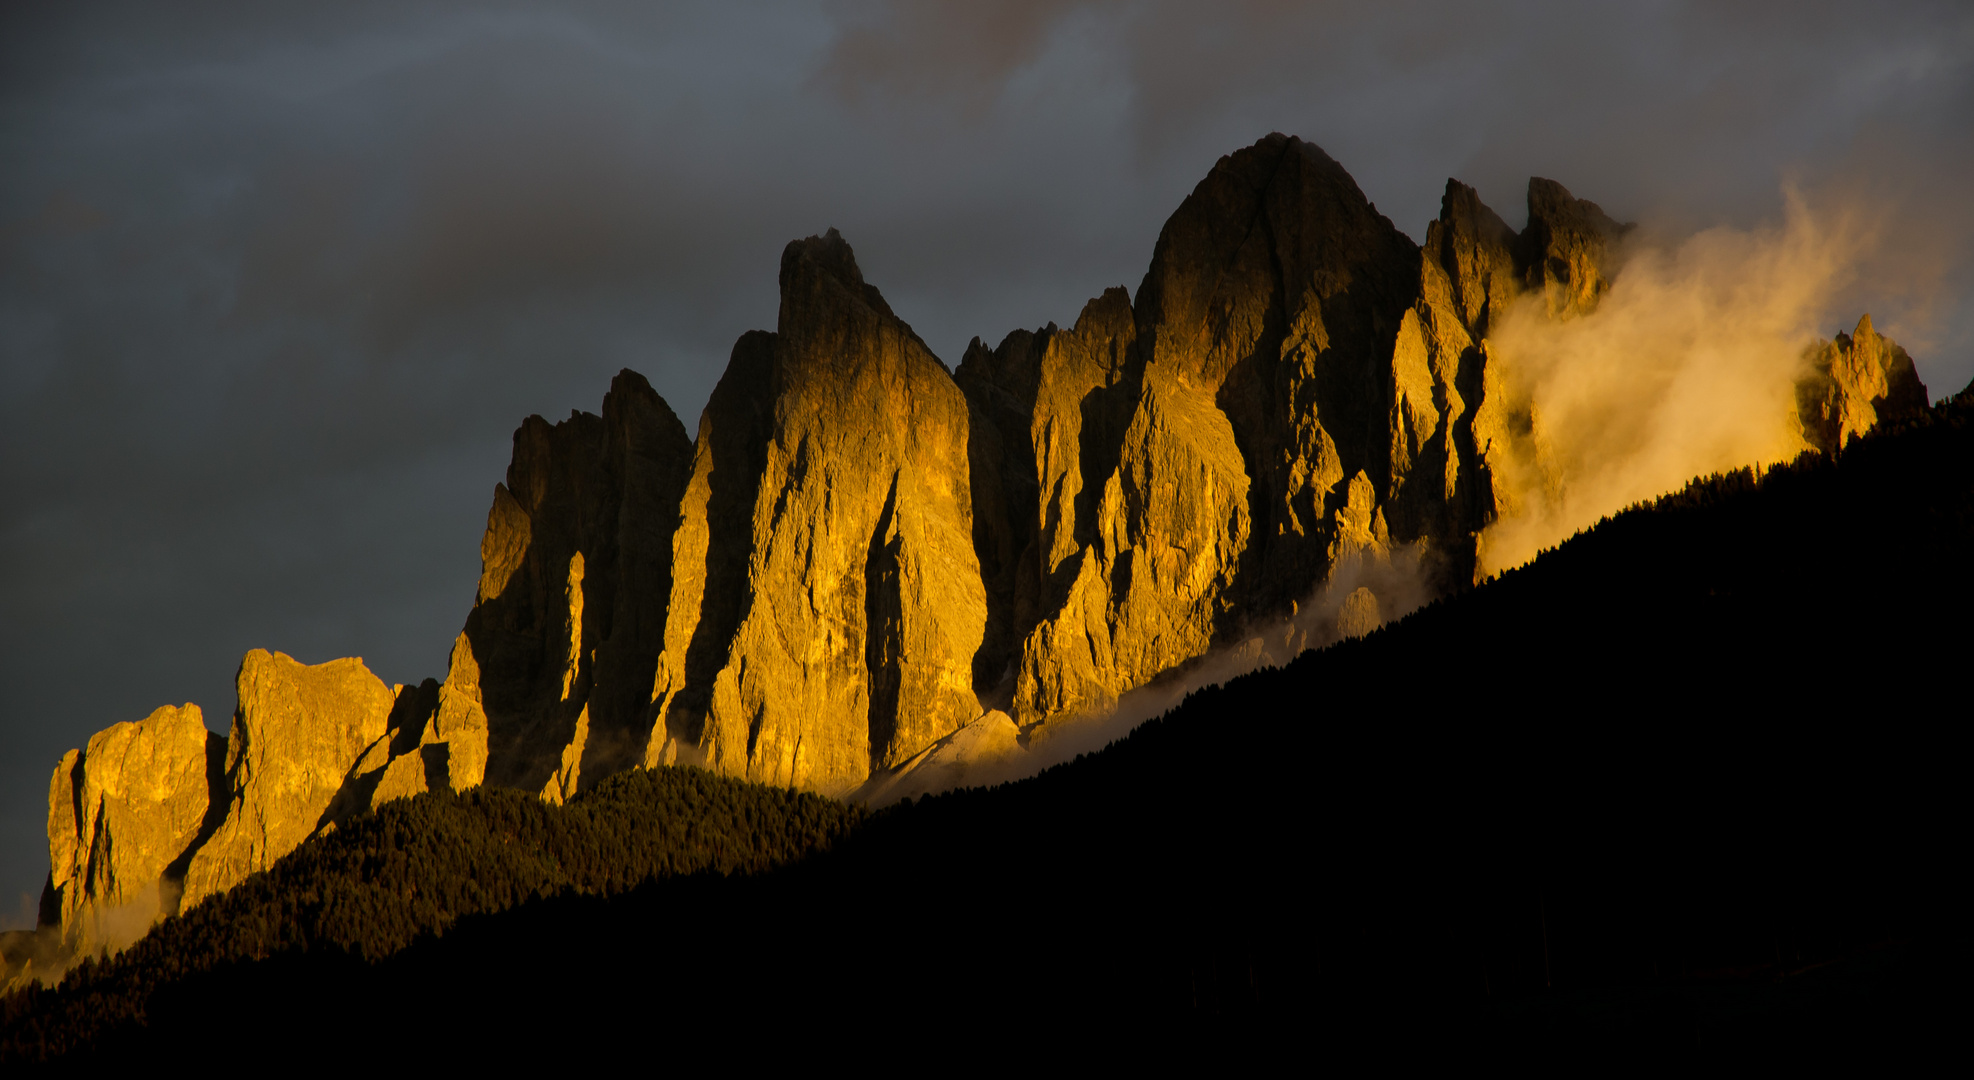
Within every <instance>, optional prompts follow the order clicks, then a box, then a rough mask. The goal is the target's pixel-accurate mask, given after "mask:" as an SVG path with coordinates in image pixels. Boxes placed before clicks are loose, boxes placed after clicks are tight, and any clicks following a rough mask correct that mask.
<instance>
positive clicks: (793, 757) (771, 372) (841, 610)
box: [647, 230, 987, 792]
mask: <svg viewBox="0 0 1974 1080" xmlns="http://www.w3.org/2000/svg"><path fill="white" fill-rule="evenodd" d="M781 297H782V299H781V316H780V320H779V325H778V330H777V332H776V333H775V334H773V335H766V334H750V335H748V336H746V337H744V338H742V339H741V341H740V343H739V344H738V345H736V346H735V349H734V357H733V363H732V365H731V366H730V367H729V368H728V370H727V374H726V375H725V377H724V378H723V379H722V380H721V383H720V385H719V387H718V388H717V389H716V390H715V391H714V393H713V397H712V400H711V401H710V402H709V403H708V405H707V409H706V415H705V417H704V419H703V420H702V421H701V423H700V431H699V442H698V445H697V447H696V449H695V456H694V461H693V472H692V476H691V480H690V482H689V483H688V485H687V488H686V492H685V498H684V501H683V505H682V508H681V511H682V521H681V524H680V526H679V531H678V535H677V542H676V544H675V548H674V552H675V556H674V557H675V565H676V568H677V571H676V575H675V579H674V586H673V590H672V596H671V602H670V609H669V613H668V619H667V623H666V631H665V651H664V654H663V656H662V657H661V658H660V661H659V664H658V670H657V673H656V678H655V679H654V680H653V681H652V683H651V684H650V685H651V688H652V690H651V692H652V699H653V702H654V704H655V706H656V711H657V715H658V717H659V723H658V724H657V725H656V726H655V727H654V729H653V732H652V738H651V741H650V744H649V750H648V755H647V760H649V761H653V762H657V761H663V760H670V759H673V758H675V757H676V755H677V754H678V753H679V752H680V750H681V749H682V748H683V749H685V750H687V751H688V752H690V753H693V754H695V755H697V756H698V757H699V758H700V759H701V760H704V761H705V762H706V763H707V764H708V765H709V766H711V767H712V768H715V769H717V770H719V771H722V772H727V773H731V774H734V775H739V776H745V777H748V778H750V779H757V780H761V781H765V782H769V783H776V784H787V785H792V786H796V787H802V788H808V789H812V790H819V791H825V792H841V791H848V790H850V789H852V788H854V787H856V786H857V785H859V784H861V783H862V782H863V781H864V779H865V778H866V777H867V776H868V775H869V774H870V772H871V770H872V769H874V768H886V767H889V766H891V765H894V764H897V763H899V762H902V761H904V760H905V759H907V758H909V757H911V756H912V755H914V754H916V753H918V752H919V751H920V750H922V749H924V748H925V747H927V746H929V745H931V744H932V743H933V742H935V741H937V740H938V739H940V738H942V737H944V736H945V735H948V734H950V733H952V732H953V731H955V730H957V729H958V728H959V727H960V726H961V725H964V724H966V723H969V722H971V721H972V720H974V719H975V718H976V717H978V716H979V715H980V712H981V709H980V704H979V701H978V699H977V697H976V696H975V694H974V690H973V684H974V677H973V666H974V656H975V653H976V652H978V651H979V649H980V646H981V642H982V639H983V632H984V628H985V626H986V621H987V604H986V597H985V591H984V588H983V585H982V581H981V573H980V567H979V564H978V562H977V560H976V558H975V554H974V547H973V524H974V522H973V506H972V495H971V491H970V489H969V475H970V472H969V465H968V442H969V417H968V410H967V402H966V399H965V397H964V396H963V395H962V394H961V392H960V390H959V387H958V386H956V385H955V384H954V382H953V379H952V377H951V376H950V375H949V374H948V373H947V371H946V368H945V366H944V365H943V364H941V363H940V362H939V360H938V359H936V358H935V357H934V356H933V355H932V353H931V352H930V351H928V350H927V349H926V347H925V345H924V344H923V343H922V342H920V341H919V339H918V336H917V335H916V334H914V333H912V330H911V328H910V327H909V326H907V325H906V324H905V323H904V322H902V321H901V320H899V319H898V318H897V317H896V316H895V315H893V314H892V312H891V309H890V307H889V305H887V304H886V303H885V301H884V298H883V297H882V296H881V295H880V294H879V293H878V291H877V289H876V288H874V287H872V286H870V285H868V284H866V283H865V282H864V280H863V275H862V273H861V272H860V271H859V270H858V268H857V264H856V259H855V257H854V255H853V254H852V253H851V251H850V246H849V245H848V244H847V243H845V242H844V241H843V239H842V238H841V237H840V236H838V235H837V234H836V232H835V230H831V231H830V232H829V233H828V235H826V236H821V237H810V238H809V239H807V240H799V241H796V242H794V243H792V244H790V245H789V246H788V248H787V250H786V251H785V252H784V253H783V255H782V264H781Z"/></svg>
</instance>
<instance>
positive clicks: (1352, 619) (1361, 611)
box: [1337, 585, 1384, 638]
mask: <svg viewBox="0 0 1974 1080" xmlns="http://www.w3.org/2000/svg"><path fill="white" fill-rule="evenodd" d="M1383 621H1384V620H1383V619H1382V618H1381V617H1380V616H1379V614H1378V597H1377V594H1375V593H1373V592H1372V591H1371V590H1370V589H1368V588H1365V587H1364V586H1361V585H1360V586H1358V587H1357V588H1356V589H1353V590H1351V593H1350V595H1349V596H1346V597H1344V600H1343V607H1341V608H1339V609H1338V610H1337V636H1338V637H1347V638H1352V637H1363V636H1364V635H1365V634H1368V633H1370V632H1371V631H1373V630H1376V629H1377V628H1378V626H1379V625H1380V624H1381V623H1383Z"/></svg>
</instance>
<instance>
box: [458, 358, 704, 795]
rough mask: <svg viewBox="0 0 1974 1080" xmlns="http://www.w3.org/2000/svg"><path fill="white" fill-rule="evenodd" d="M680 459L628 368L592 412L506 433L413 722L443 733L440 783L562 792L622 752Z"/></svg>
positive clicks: (651, 621)
mask: <svg viewBox="0 0 1974 1080" xmlns="http://www.w3.org/2000/svg"><path fill="white" fill-rule="evenodd" d="M690 461H691V443H690V442H689V441H688V439H687V438H686V434H685V428H684V426H683V425H681V424H680V423H679V421H678V418H677V416H675V415H674V414H673V413H672V410H671V408H670V407H669V406H668V405H666V404H665V402H664V399H662V398H660V397H659V396H658V395H657V394H656V393H654V392H653V391H652V389H651V386H650V384H649V383H647V382H646V381H645V380H644V378H643V376H640V375H638V374H636V373H634V372H631V371H624V372H622V373H620V374H619V375H618V376H617V377H616V379H615V380H614V381H613V382H612V383H611V387H610V392H609V394H608V395H607V396H605V398H604V399H603V415H602V416H600V417H599V416H596V415H594V414H591V413H581V412H579V413H575V414H573V415H571V416H570V418H569V419H567V420H564V421H562V422H561V423H558V424H554V425H551V424H549V423H548V422H547V421H545V420H543V419H542V418H541V417H538V416H532V417H529V418H528V419H527V420H526V421H525V422H524V423H522V425H521V427H520V430H518V431H516V432H515V433H514V458H513V462H512V463H511V464H510V465H509V466H508V470H507V482H506V483H504V484H501V485H498V486H496V487H495V489H494V503H493V508H492V509H491V510H490V511H489V512H488V515H487V531H486V534H485V537H484V538H483V539H482V541H481V545H480V557H481V566H482V569H481V575H480V588H479V594H478V597H477V601H476V603H475V605H474V607H473V611H472V612H471V614H469V615H468V616H467V619H466V628H465V630H464V632H462V633H461V634H460V636H459V638H458V640H457V641H456V642H455V643H454V646H453V651H452V658H451V661H450V663H449V665H448V670H447V674H446V681H445V685H444V686H443V687H442V688H441V689H440V691H439V694H438V703H437V708H436V714H435V716H434V719H433V723H432V724H431V726H430V730H429V732H428V733H427V735H426V736H425V741H426V742H427V743H429V744H431V745H435V746H444V747H445V754H446V756H447V759H448V760H447V773H448V777H449V782H450V783H451V785H452V787H453V788H454V789H455V790H464V789H466V788H468V787H471V786H473V785H474V784H477V783H480V782H481V781H482V780H484V781H485V782H488V783H494V784H501V785H506V786H511V787H519V788H522V789H524V790H530V791H542V790H544V789H545V788H546V787H547V786H549V785H550V784H551V782H552V783H553V785H554V787H555V789H556V791H557V792H562V793H567V794H573V793H574V791H575V790H576V787H577V786H578V785H579V784H580V783H581V782H582V781H581V778H582V777H585V776H587V777H589V778H590V779H591V780H595V779H599V778H601V777H603V776H607V775H609V774H610V773H613V772H617V771H619V770H621V769H623V768H626V767H628V766H629V765H631V764H634V763H636V761H637V758H638V755H639V753H640V752H641V751H642V749H643V746H644V741H645V735H646V733H647V732H648V731H649V730H650V726H651V716H650V712H649V702H650V689H651V682H652V674H653V672H654V670H655V668H656V664H657V657H658V653H659V650H660V647H661V645H662V642H663V634H664V625H665V610H666V603H667V600H668V598H669V595H670V593H671V588H672V580H671V574H672V570H671V568H672V532H673V529H674V528H675V527H676V524H677V520H678V504H679V497H680V493H681V492H682V491H683V489H684V487H685V481H686V477H687V469H688V467H689V463H690ZM579 728H580V729H581V735H580V740H579V736H578V729H579Z"/></svg>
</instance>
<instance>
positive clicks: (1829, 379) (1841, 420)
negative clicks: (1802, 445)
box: [1796, 315, 1926, 453]
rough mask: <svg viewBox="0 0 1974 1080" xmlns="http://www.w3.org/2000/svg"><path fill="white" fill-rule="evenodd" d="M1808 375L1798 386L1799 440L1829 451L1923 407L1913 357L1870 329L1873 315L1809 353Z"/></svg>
mask: <svg viewBox="0 0 1974 1080" xmlns="http://www.w3.org/2000/svg"><path fill="white" fill-rule="evenodd" d="M1806 360H1807V363H1808V365H1809V371H1808V372H1807V373H1806V374H1805V375H1804V376H1803V378H1802V381H1800V382H1798V383H1797V384H1796V412H1797V415H1798V416H1799V417H1800V418H1801V420H1802V425H1803V440H1804V441H1805V442H1807V443H1809V444H1810V445H1811V446H1813V447H1815V448H1817V449H1818V450H1821V451H1823V452H1824V453H1833V452H1835V451H1837V450H1841V449H1843V447H1844V444H1845V443H1847V442H1850V441H1851V440H1852V439H1855V438H1857V437H1858V436H1860V435H1863V434H1864V433H1865V432H1867V431H1870V430H1871V429H1872V428H1873V427H1875V426H1877V424H1878V422H1879V421H1881V420H1891V419H1895V418H1897V417H1901V416H1909V415H1912V414H1913V413H1917V412H1923V411H1924V410H1925V408H1926V386H1925V384H1924V383H1921V382H1920V381H1919V373H1918V371H1917V370H1916V369H1914V367H1913V366H1912V357H1910V356H1908V355H1906V351H1905V350H1904V349H1902V348H1900V347H1899V346H1898V343H1897V342H1894V341H1892V340H1891V339H1890V338H1887V337H1882V336H1880V335H1879V334H1878V332H1877V331H1876V330H1873V329H1872V327H1871V316H1869V315H1866V316H1864V317H1863V318H1862V319H1859V320H1858V324H1857V329H1856V330H1855V331H1854V332H1852V333H1850V334H1844V333H1841V332H1840V333H1838V335H1837V337H1836V339H1835V340H1834V341H1829V342H1825V343H1823V344H1822V345H1819V346H1817V347H1815V348H1813V349H1811V350H1810V352H1809V355H1808V357H1807V358H1806Z"/></svg>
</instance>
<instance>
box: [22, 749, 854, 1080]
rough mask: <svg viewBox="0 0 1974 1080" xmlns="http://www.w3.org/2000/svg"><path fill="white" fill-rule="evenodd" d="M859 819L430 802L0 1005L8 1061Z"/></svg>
mask: <svg viewBox="0 0 1974 1080" xmlns="http://www.w3.org/2000/svg"><path fill="white" fill-rule="evenodd" d="M863 816H864V815H863V813H862V811H860V810H859V809H857V808H856V807H852V806H848V805H846V804H843V803H839V802H835V801H833V800H829V799H824V798H821V797H819V796H815V795H807V794H800V793H795V792H790V791H785V790H781V789H776V788H767V787H761V786H759V785H752V784H744V783H739V782H736V781H732V780H727V779H723V778H720V777H717V776H713V775H712V774H710V773H705V772H702V771H699V770H695V769H662V770H657V771H650V772H647V771H643V770H639V771H635V772H631V773H626V774H621V775H619V776H615V777H611V778H610V779H609V780H607V781H605V782H604V783H602V784H600V785H598V787H597V788H596V789H595V790H594V791H592V792H587V793H584V794H583V795H582V796H580V797H578V798H577V799H575V800H572V801H571V802H569V803H568V804H566V805H562V806H555V805H551V804H548V803H545V802H543V801H542V800H540V799H538V798H535V797H533V796H531V795H527V794H524V793H521V792H518V791H512V790H508V789H505V788H490V787H480V788H475V789H473V790H471V791H469V792H467V793H465V794H463V795H455V794H453V793H451V792H450V791H440V792H428V793H426V794H422V795H418V796H416V797H414V798H411V799H404V800H399V801H396V802H392V803H387V804H386V805H384V806H383V807H381V808H380V809H379V810H378V811H377V812H376V813H374V814H365V815H362V816H359V817H358V818H356V819H355V820H352V821H350V822H349V823H347V824H346V825H345V826H344V827H342V828H341V829H338V830H337V831H335V832H334V833H332V834H330V835H328V836H326V837H320V838H317V839H313V840H310V841H308V842H306V843H304V844H303V845H302V846H301V847H299V848H297V849H296V850H295V851H294V852H293V853H291V854H290V855H289V856H288V857H287V858H284V859H282V860H281V861H280V862H278V863H276V864H275V865H274V866H273V867H271V868H270V869H268V870H267V871H265V872H262V873H259V874H255V875H253V876H251V877H249V878H247V879H246V880H245V881H243V882H241V883H240V884H239V885H237V886H235V887H234V888H233V889H232V890H230V891H229V892H227V893H225V894H223V895H221V896H218V897H215V898H213V899H212V900H210V901H208V902H206V903H203V904H200V905H198V906H197V907H194V908H193V909H192V910H191V911H189V912H187V913H186V914H184V915H183V916H180V917H175V918H170V919H167V920H165V921H164V922H163V923H161V924H160V925H159V926H158V927H157V928H155V929H154V930H153V931H152V932H151V933H150V934H149V935H147V936H146V937H144V938H143V939H142V940H140V941H139V942H138V943H137V944H135V945H133V946H132V947H131V948H129V949H128V950H126V951H125V952H123V953H122V954H120V955H118V956H116V957H114V958H111V959H109V960H106V961H101V960H91V961H84V962H83V963H82V964H81V965H79V966H78V967H77V968H76V969H74V970H73V971H71V972H70V973H69V974H68V975H67V977H66V978H65V979H64V980H63V982H62V984H61V986H60V988H59V989H58V990H56V989H45V988H37V989H30V990H28V991H26V992H24V993H17V994H14V995H10V996H8V997H6V998H5V999H0V1010H4V1011H0V1030H3V1031H4V1033H5V1035H4V1042H0V1060H11V1059H16V1058H29V1059H34V1058H42V1057H54V1056H59V1055H61V1054H64V1053H68V1052H71V1051H73V1050H76V1049H78V1048H81V1047H86V1046H89V1045H91V1044H92V1042H93V1041H95V1040H98V1039H103V1038H106V1037H107V1038H110V1039H111V1041H114V1037H115V1033H116V1032H118V1031H119V1030H122V1029H126V1028H129V1027H132V1026H134V1025H142V1024H144V1023H145V1022H147V1021H148V1020H149V1019H150V1018H151V1017H150V1007H151V1005H152V1001H153V998H154V997H155V995H156V994H157V992H158V991H159V989H160V988H161V987H169V986H172V985H174V984H179V983H183V982H184V981H185V980H187V979H191V978H193V977H195V976H197V975H199V974H200V973H203V972H207V971H211V970H214V969H219V968H225V967H227V966H229V965H238V964H243V963H253V962H258V961H266V960H269V959H271V958H283V957H286V958H296V957H305V956H312V955H313V956H320V955H332V956H338V957H350V958H355V959H357V960H360V961H369V962H374V961H376V960H379V959H382V958H383V957H386V956H389V955H391V954H393V953H397V952H399V951H402V950H403V949H405V948H407V947H408V946H410V945H411V944H412V943H414V942H416V941H418V940H420V939H421V938H426V937H431V936H435V935H438V934H442V933H444V932H445V930H446V929H447V928H448V927H450V926H452V925H453V924H454V923H455V922H456V921H458V920H459V919H460V918H461V917H464V916H470V915H478V914H487V913H493V912H500V911H505V910H508V909H509V908H512V907H514V906H516V905H518V904H521V903H524V902H526V901H528V900H531V899H538V898H542V897H549V896H559V895H565V894H567V895H596V896H611V895H615V894H618V893H622V892H624V891H626V890H628V889H630V888H631V887H633V886H636V885H638V884H640V883H642V882H644V881H646V880H649V879H651V878H654V877H661V876H666V875H680V874H694V873H707V874H712V875H715V876H724V875H730V874H742V873H757V872H760V871H763V870H766V869H768V868H770V867H774V866H778V865H782V864H784V863H789V862H792V861H795V860H799V859H801V858H804V857H806V856H809V855H811V854H814V853H816V852H819V851H825V850H827V849H828V848H829V847H830V846H831V845H832V844H834V843H836V842H837V841H839V840H840V839H841V838H842V837H843V836H844V835H845V834H846V833H847V832H848V831H849V830H850V829H851V828H852V827H853V826H854V825H855V824H856V823H857V822H858V821H860V820H861V819H862V818H863Z"/></svg>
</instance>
